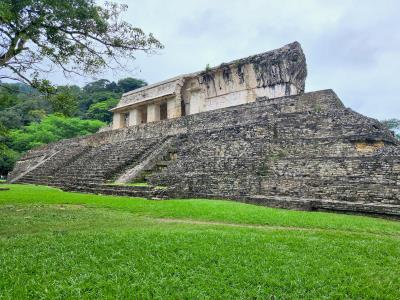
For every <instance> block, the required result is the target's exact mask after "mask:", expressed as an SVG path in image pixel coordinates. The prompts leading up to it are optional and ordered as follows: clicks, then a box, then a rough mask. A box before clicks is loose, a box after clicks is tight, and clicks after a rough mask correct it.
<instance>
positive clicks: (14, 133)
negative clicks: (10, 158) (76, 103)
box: [10, 114, 105, 152]
mask: <svg viewBox="0 0 400 300" xmlns="http://www.w3.org/2000/svg"><path fill="white" fill-rule="evenodd" d="M104 125H105V124H104V123H103V122H101V121H99V120H81V119H78V118H68V117H65V116H63V115H60V114H54V115H49V116H48V117H46V118H44V119H43V120H42V121H41V122H40V123H32V124H30V125H28V126H25V127H24V128H22V129H16V130H11V131H10V140H11V142H10V143H11V146H12V148H13V149H14V150H17V151H19V152H25V151H27V150H29V149H31V148H33V147H37V146H39V145H42V144H47V143H50V142H55V141H58V140H61V139H66V138H72V137H76V136H82V135H86V134H90V133H95V132H96V131H97V130H98V129H99V128H100V127H102V126H104Z"/></svg>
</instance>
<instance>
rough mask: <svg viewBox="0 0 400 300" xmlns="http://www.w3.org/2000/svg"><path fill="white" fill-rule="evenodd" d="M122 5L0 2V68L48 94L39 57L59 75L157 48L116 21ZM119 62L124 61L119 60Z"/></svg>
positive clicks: (73, 0) (95, 69)
mask: <svg viewBox="0 0 400 300" xmlns="http://www.w3.org/2000/svg"><path fill="white" fill-rule="evenodd" d="M126 9H127V6H126V5H120V4H115V3H110V2H106V4H105V6H104V7H102V6H98V5H97V4H96V2H95V1H92V0H68V1H65V0H19V1H11V0H5V1H2V2H1V3H0V37H1V38H0V49H1V50H2V51H0V69H2V68H4V69H8V70H9V71H10V72H11V73H12V74H14V75H12V76H11V75H10V76H9V78H11V79H14V80H20V81H23V82H26V83H29V84H30V85H32V86H34V87H35V88H37V89H38V90H39V91H40V92H43V93H51V92H52V90H51V89H52V87H51V84H50V83H49V82H48V81H47V80H45V79H43V78H39V76H38V74H39V73H40V74H46V73H47V71H50V69H51V68H49V69H47V70H46V69H43V68H44V65H43V61H50V62H52V64H53V66H56V67H58V68H59V69H60V70H61V71H63V73H64V74H65V75H67V74H81V75H82V74H90V75H93V74H97V73H99V72H101V71H102V69H103V68H105V67H108V68H122V67H121V66H122V65H124V64H125V63H126V62H127V60H129V59H133V58H134V55H135V53H136V52H137V51H144V52H147V53H151V52H154V51H155V50H157V49H162V48H163V45H162V44H161V43H160V42H159V41H158V40H157V39H156V38H154V36H153V35H152V34H146V33H144V31H143V30H142V29H140V28H137V27H134V26H133V25H131V24H129V23H127V22H125V21H123V20H121V18H120V15H121V13H123V12H124V11H125V10H126ZM123 61H124V62H123Z"/></svg>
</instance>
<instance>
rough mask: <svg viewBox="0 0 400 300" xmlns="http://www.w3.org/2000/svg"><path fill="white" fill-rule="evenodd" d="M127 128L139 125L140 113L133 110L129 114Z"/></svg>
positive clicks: (140, 121)
mask: <svg viewBox="0 0 400 300" xmlns="http://www.w3.org/2000/svg"><path fill="white" fill-rule="evenodd" d="M128 123H129V124H128V126H135V125H139V124H141V123H142V115H141V113H140V111H139V110H138V109H137V108H135V109H132V110H131V111H130V112H129V121H128Z"/></svg>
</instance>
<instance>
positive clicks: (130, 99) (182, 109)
mask: <svg viewBox="0 0 400 300" xmlns="http://www.w3.org/2000/svg"><path fill="white" fill-rule="evenodd" d="M306 76H307V66H306V58H305V55H304V53H303V50H302V49H301V46H300V44H299V43H298V42H294V43H291V44H288V45H286V46H284V47H282V48H279V49H275V50H272V51H268V52H265V53H262V54H258V55H254V56H250V57H247V58H243V59H239V60H235V61H233V62H230V63H224V64H221V65H220V66H217V67H214V68H209V69H207V70H205V71H201V72H196V73H192V74H186V75H182V76H178V77H175V78H172V79H169V80H166V81H163V82H160V83H156V84H152V85H149V86H147V87H143V88H141V89H137V90H134V91H131V92H128V93H125V94H124V95H123V96H122V98H121V100H120V102H119V103H118V106H117V107H116V108H113V109H112V111H113V112H114V119H113V129H118V128H121V127H128V126H132V125H137V124H140V123H146V122H153V121H158V120H160V116H159V114H158V113H156V114H155V113H154V108H158V107H159V106H160V105H161V104H163V103H168V119H170V118H176V117H179V116H181V115H191V114H197V113H200V112H206V111H211V110H215V109H220V108H224V107H230V106H236V105H240V104H245V103H250V102H254V101H255V100H256V99H257V98H259V97H267V98H278V97H283V96H291V95H297V94H301V93H303V92H304V86H305V79H306ZM144 109H145V110H146V111H147V120H146V122H143V118H138V117H137V116H138V110H144ZM126 114H129V121H128V122H125V120H124V115H126ZM139 119H140V120H139Z"/></svg>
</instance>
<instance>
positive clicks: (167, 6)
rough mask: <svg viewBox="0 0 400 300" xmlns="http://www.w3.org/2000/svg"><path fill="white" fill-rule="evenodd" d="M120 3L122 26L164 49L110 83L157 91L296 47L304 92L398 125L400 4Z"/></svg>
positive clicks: (303, 0) (212, 0) (216, 0)
mask: <svg viewBox="0 0 400 300" xmlns="http://www.w3.org/2000/svg"><path fill="white" fill-rule="evenodd" d="M118 2H121V3H126V4H128V5H129V9H128V12H127V13H125V14H124V19H125V20H127V21H129V22H130V23H132V24H134V25H137V26H139V27H141V28H142V29H144V30H145V31H146V32H152V33H153V34H154V35H155V36H156V37H157V38H158V39H159V40H160V41H161V42H162V43H163V44H164V45H165V49H164V50H162V51H161V52H160V53H159V54H158V55H153V56H147V55H138V56H137V59H136V61H134V62H133V63H132V68H136V70H135V71H133V72H131V73H119V74H112V73H108V74H105V75H104V77H106V78H108V79H110V80H118V79H119V78H121V77H125V76H133V77H138V78H142V79H145V80H146V81H147V82H149V83H154V82H157V81H161V80H164V79H167V78H169V77H173V76H176V75H179V74H182V73H190V72H194V71H198V70H202V69H204V68H205V66H206V65H207V64H210V65H211V66H214V65H219V64H220V63H222V62H228V61H231V60H233V59H237V58H241V57H245V56H249V55H252V54H257V53H260V52H264V51H267V50H272V49H275V48H278V47H280V46H283V45H285V44H288V43H290V42H292V41H295V40H297V41H299V42H300V43H301V45H302V47H303V49H304V52H305V55H306V58H307V65H308V78H307V81H306V91H314V90H320V89H326V88H331V89H333V90H334V91H335V92H336V93H337V94H338V96H339V97H340V98H341V99H342V101H343V102H344V103H345V105H346V106H349V107H351V108H352V109H354V110H356V111H358V112H360V113H363V114H365V115H368V116H372V117H375V118H379V119H384V118H391V117H397V118H400V97H399V94H398V90H399V87H400V84H399V70H400V21H399V20H400V17H399V12H400V1H396V0H393V1H390V0H387V1H386V0H380V1H376V0H371V1H368V0H358V1H350V0H345V1H320V0H315V1H313V0H310V1H307V0H301V1H300V0H293V1H290V0H287V1H285V0H274V1H272V0H270V1H268V0H247V1H243V0H242V1H239V0H199V1H197V0H195V1H192V0H168V1H162V0H158V1H157V0H146V1H128V0H125V1H123V0H121V1H118ZM85 81H88V79H82V78H74V79H73V80H72V82H74V83H79V84H83V83H84V82H85ZM62 82H63V83H65V81H62Z"/></svg>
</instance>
